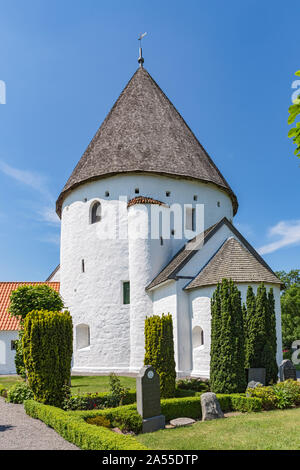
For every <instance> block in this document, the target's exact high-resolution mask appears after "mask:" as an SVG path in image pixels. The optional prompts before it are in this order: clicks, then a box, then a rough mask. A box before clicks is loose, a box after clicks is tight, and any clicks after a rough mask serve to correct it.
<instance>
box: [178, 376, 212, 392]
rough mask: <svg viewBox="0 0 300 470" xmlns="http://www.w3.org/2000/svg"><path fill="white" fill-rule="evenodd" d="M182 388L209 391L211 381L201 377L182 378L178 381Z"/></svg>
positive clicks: (179, 386) (179, 387)
mask: <svg viewBox="0 0 300 470" xmlns="http://www.w3.org/2000/svg"><path fill="white" fill-rule="evenodd" d="M176 388H177V389H180V390H195V392H209V391H210V388H209V382H208V381H204V380H201V379H196V378H195V379H181V380H178V381H177V382H176Z"/></svg>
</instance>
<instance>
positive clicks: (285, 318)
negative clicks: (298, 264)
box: [281, 285, 300, 348]
mask: <svg viewBox="0 0 300 470" xmlns="http://www.w3.org/2000/svg"><path fill="white" fill-rule="evenodd" d="M281 323H282V343H283V346H284V348H290V347H291V346H292V343H293V341H295V340H297V339H300V287H298V286H297V285H293V286H292V287H290V288H289V289H286V291H285V292H284V293H283V295H282V296H281Z"/></svg>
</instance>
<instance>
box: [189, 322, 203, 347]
mask: <svg viewBox="0 0 300 470" xmlns="http://www.w3.org/2000/svg"><path fill="white" fill-rule="evenodd" d="M192 336H193V349H195V348H198V347H199V346H203V344H204V333H203V330H202V328H201V326H195V327H194V328H193V332H192Z"/></svg>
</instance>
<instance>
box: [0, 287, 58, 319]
mask: <svg viewBox="0 0 300 470" xmlns="http://www.w3.org/2000/svg"><path fill="white" fill-rule="evenodd" d="M63 306H64V304H63V301H62V298H61V297H60V295H59V293H58V292H56V291H55V290H54V289H52V287H50V286H47V285H46V284H40V285H29V286H20V287H18V288H17V289H16V290H14V291H13V292H12V293H11V296H10V305H9V309H8V311H9V313H10V315H12V316H15V317H19V318H20V319H21V320H22V321H23V320H24V319H25V317H26V315H27V314H28V313H29V312H32V311H33V310H48V311H54V312H56V311H60V310H61V309H62V308H63Z"/></svg>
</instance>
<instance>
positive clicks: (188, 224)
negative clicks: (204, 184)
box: [185, 207, 196, 231]
mask: <svg viewBox="0 0 300 470" xmlns="http://www.w3.org/2000/svg"><path fill="white" fill-rule="evenodd" d="M185 228H186V229H187V230H193V231H195V230H196V209H194V208H191V207H187V209H186V213H185Z"/></svg>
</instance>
